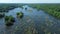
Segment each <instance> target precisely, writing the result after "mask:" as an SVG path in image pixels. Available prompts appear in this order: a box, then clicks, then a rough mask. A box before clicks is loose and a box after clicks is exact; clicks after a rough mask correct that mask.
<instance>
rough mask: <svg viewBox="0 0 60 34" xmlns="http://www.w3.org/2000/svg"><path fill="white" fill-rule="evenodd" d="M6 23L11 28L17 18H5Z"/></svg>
mask: <svg viewBox="0 0 60 34" xmlns="http://www.w3.org/2000/svg"><path fill="white" fill-rule="evenodd" d="M5 22H6V23H5V24H6V25H7V26H11V25H13V23H14V22H15V18H14V17H12V16H5Z"/></svg>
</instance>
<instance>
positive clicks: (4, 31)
mask: <svg viewBox="0 0 60 34" xmlns="http://www.w3.org/2000/svg"><path fill="white" fill-rule="evenodd" d="M21 11H22V12H23V13H24V16H23V18H22V19H19V18H17V16H16V13H17V12H21ZM5 15H8V16H10V15H12V16H13V17H14V18H15V23H14V25H13V26H9V27H6V26H5V20H4V18H0V34H60V20H58V19H57V18H55V17H53V16H51V15H49V14H47V13H45V12H44V11H43V10H39V11H38V10H37V9H33V8H31V7H28V6H27V10H25V9H24V8H23V9H22V8H19V7H18V8H15V9H13V10H9V12H8V13H5Z"/></svg>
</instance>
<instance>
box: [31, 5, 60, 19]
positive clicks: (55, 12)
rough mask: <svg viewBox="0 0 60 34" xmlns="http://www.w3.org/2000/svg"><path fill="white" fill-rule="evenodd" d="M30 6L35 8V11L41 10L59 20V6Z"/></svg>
mask: <svg viewBox="0 0 60 34" xmlns="http://www.w3.org/2000/svg"><path fill="white" fill-rule="evenodd" d="M30 6H31V7H33V8H36V9H37V10H43V11H45V12H46V13H48V14H50V15H52V16H54V17H56V18H58V19H60V4H41V5H39V4H37V5H35V4H32V5H30Z"/></svg>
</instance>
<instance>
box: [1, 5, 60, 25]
mask: <svg viewBox="0 0 60 34" xmlns="http://www.w3.org/2000/svg"><path fill="white" fill-rule="evenodd" d="M24 5H25V4H24ZM26 5H28V6H30V7H32V8H36V9H37V10H38V11H39V10H44V12H46V13H48V14H50V15H52V16H54V17H56V18H58V19H60V4H57V5H56V4H26ZM17 7H20V8H23V4H1V5H0V17H1V16H2V17H3V16H6V15H4V12H8V11H9V10H12V9H14V8H17ZM23 15H24V14H23V13H22V12H18V13H17V17H20V18H22V17H23ZM7 18H8V20H10V21H11V20H12V21H14V17H12V16H6V17H5V20H6V22H8V21H7ZM9 23H10V22H9ZM6 24H7V23H6Z"/></svg>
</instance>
